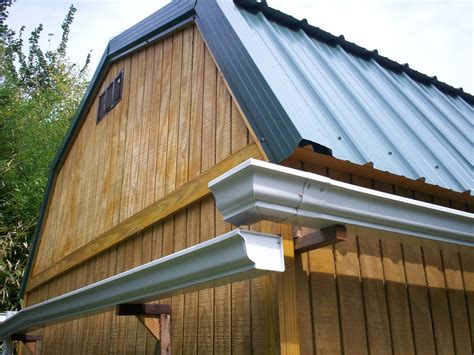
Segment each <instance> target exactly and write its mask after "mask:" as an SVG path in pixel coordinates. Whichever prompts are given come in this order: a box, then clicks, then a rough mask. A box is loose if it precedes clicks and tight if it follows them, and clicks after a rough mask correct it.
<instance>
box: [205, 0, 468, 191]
mask: <svg viewBox="0 0 474 355" xmlns="http://www.w3.org/2000/svg"><path fill="white" fill-rule="evenodd" d="M239 3H240V2H239ZM243 3H244V4H245V5H246V6H247V5H248V4H250V5H252V4H253V5H252V6H250V5H248V6H250V7H246V6H244V7H239V6H236V5H235V4H234V3H232V2H229V1H224V0H219V1H218V5H219V7H220V9H221V11H222V12H223V13H224V15H225V17H226V18H227V19H228V22H229V23H230V25H231V26H232V28H233V29H234V31H235V33H236V34H237V36H238V37H239V39H240V41H241V42H242V45H243V47H244V48H245V50H246V51H247V52H248V54H249V55H250V57H251V58H252V60H253V61H254V63H255V66H256V67H257V68H258V69H259V72H260V74H261V76H262V77H263V79H264V80H265V81H266V83H267V84H268V86H269V87H270V89H271V91H272V92H273V94H274V95H275V96H276V98H277V100H278V102H279V103H280V104H281V106H282V107H283V110H284V111H285V113H286V115H282V117H283V118H285V116H286V117H287V119H289V120H291V122H292V123H293V125H294V126H295V127H296V130H297V132H298V133H299V134H300V135H301V138H302V139H305V140H309V141H313V142H316V143H318V144H320V145H323V146H325V147H327V148H329V149H330V150H332V154H333V156H334V157H336V158H338V159H342V160H349V161H351V162H354V163H358V164H365V163H367V162H372V163H373V164H374V167H375V168H376V169H379V170H384V171H389V172H391V173H394V174H397V175H401V176H406V177H409V178H412V179H419V178H425V179H426V182H427V183H430V184H434V185H439V186H442V187H445V188H449V189H452V190H455V191H460V192H463V191H466V190H474V168H473V166H474V163H473V161H474V143H473V137H474V108H473V106H472V103H468V102H467V101H471V100H470V98H472V96H470V95H469V94H465V93H463V92H462V91H456V92H454V91H453V92H451V93H449V94H448V95H447V94H446V93H445V92H443V91H441V90H442V89H443V88H442V87H441V88H439V87H438V86H439V85H436V84H435V82H434V80H435V79H432V82H430V83H427V85H426V84H423V83H422V82H420V81H419V80H415V79H414V78H413V75H412V74H413V73H409V72H407V71H406V70H390V69H388V68H387V67H386V66H385V65H382V64H381V63H380V58H375V57H373V56H372V55H371V56H365V57H364V56H363V55H362V54H361V55H356V54H354V53H351V52H353V51H354V50H350V49H348V48H347V46H349V45H350V44H347V43H349V42H345V40H344V39H341V41H344V42H343V43H346V44H344V45H342V44H341V43H336V42H334V43H331V44H332V45H330V44H328V43H327V42H328V41H323V40H321V39H320V38H316V37H315V36H312V35H311V33H308V31H306V30H304V29H303V28H302V27H301V26H299V27H298V26H296V23H291V21H287V22H286V23H285V22H284V21H283V20H284V19H285V18H284V16H287V15H284V14H283V16H282V13H280V12H276V14H277V15H278V16H279V17H272V16H271V15H272V14H271V12H269V11H267V12H266V13H264V12H262V11H260V9H262V8H263V9H268V6H267V5H266V4H265V3H255V2H253V1H243ZM198 4H199V2H198ZM255 4H258V6H254V5H255ZM270 10H272V9H270ZM273 11H274V10H273ZM288 18H289V19H293V18H291V17H288ZM282 19H283V20H282ZM293 20H294V19H293ZM277 22H278V23H277ZM303 24H304V25H306V23H305V22H304V21H303ZM333 37H334V36H333ZM337 38H339V37H337ZM354 46H355V45H352V48H355V47H357V46H355V47H354ZM344 47H346V48H344ZM357 48H359V52H360V53H363V51H364V49H361V47H357ZM365 51H367V50H365ZM367 52H368V53H372V52H369V51H367ZM373 55H374V56H378V54H377V53H374V54H373ZM381 58H383V57H381ZM392 63H394V62H392ZM396 64H398V63H396ZM398 65H400V64H398ZM400 66H401V65H400ZM402 67H403V66H402ZM404 68H406V67H404ZM416 73H417V72H416ZM421 75H422V74H421ZM438 83H439V82H438ZM460 94H463V95H462V96H463V97H464V98H463V97H461V96H460ZM261 119H263V120H273V121H274V126H273V128H270V129H278V128H277V127H278V125H279V123H278V119H277V120H275V117H272V118H265V117H261ZM283 121H285V119H283ZM282 124H288V123H287V122H282ZM262 134H263V135H265V132H263V133H262ZM281 139H282V140H285V135H284V134H282V135H281ZM278 144H281V143H278Z"/></svg>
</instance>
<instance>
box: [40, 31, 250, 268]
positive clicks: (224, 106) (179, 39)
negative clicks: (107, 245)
mask: <svg viewBox="0 0 474 355" xmlns="http://www.w3.org/2000/svg"><path fill="white" fill-rule="evenodd" d="M122 69H123V70H124V90H123V98H122V100H121V101H120V102H119V103H118V104H117V106H115V107H114V108H113V109H112V110H111V111H110V112H109V113H108V114H107V116H106V117H104V119H103V120H102V121H101V122H100V123H99V124H96V114H97V104H98V103H97V101H98V100H97V99H96V100H95V101H94V103H93V104H92V107H91V109H90V111H89V113H88V115H87V117H86V119H85V122H84V124H83V126H82V128H81V130H80V132H79V134H78V136H77V138H76V140H75V142H74V144H73V145H72V148H71V150H70V152H69V154H68V156H67V158H66V160H65V162H64V165H63V166H62V168H61V170H60V172H59V174H58V177H57V181H56V184H55V186H54V190H53V193H52V196H51V200H50V207H49V209H48V214H47V217H46V220H45V223H44V227H43V231H42V235H41V241H40V246H39V249H38V253H37V256H36V260H35V264H34V267H33V272H32V276H34V275H37V274H38V273H40V272H41V271H43V270H45V269H46V268H47V267H48V266H51V265H53V264H55V263H56V262H57V261H58V260H60V259H62V258H63V257H64V256H66V255H69V254H71V253H73V252H74V251H75V250H77V249H78V248H79V247H81V246H84V245H85V244H86V243H87V242H90V241H91V240H93V239H94V238H95V237H97V236H98V235H100V234H101V233H104V232H106V231H107V230H109V229H110V228H111V227H113V226H114V225H116V224H117V223H119V222H121V221H123V220H125V219H126V218H128V217H130V216H131V215H133V214H134V213H136V212H138V211H139V210H141V209H143V208H144V207H146V206H148V205H150V204H151V203H153V202H154V201H156V200H158V199H159V198H161V197H163V196H164V195H165V194H166V193H169V192H171V191H173V190H174V189H175V188H177V187H179V186H181V185H183V184H184V183H186V182H187V181H188V180H189V179H191V178H193V177H196V176H197V175H199V174H200V173H201V172H203V171H205V170H207V169H208V168H210V167H212V166H213V165H214V164H215V162H217V161H221V160H222V159H224V158H226V157H228V156H229V155H230V154H231V149H233V151H235V150H236V148H237V147H243V146H245V145H246V144H247V142H248V135H249V134H248V131H247V128H246V126H245V123H244V121H243V119H242V117H241V115H240V113H239V111H238V110H236V108H235V105H234V103H233V102H232V98H231V96H230V94H229V92H228V90H227V88H226V86H225V84H224V81H223V79H222V76H221V74H220V73H218V71H217V68H216V65H215V64H214V62H213V59H212V57H211V55H210V53H209V51H208V50H207V48H206V47H205V44H204V42H203V40H202V38H201V36H200V33H199V32H198V30H197V28H195V27H189V28H186V29H185V30H183V31H181V32H178V33H176V34H174V35H173V36H171V37H169V38H167V39H165V40H163V41H161V42H159V43H157V44H155V45H152V46H149V47H147V48H146V49H143V50H141V51H139V52H137V53H135V54H133V55H132V56H130V57H127V58H125V59H121V60H119V61H118V62H117V63H115V64H113V65H112V67H111V69H110V70H109V72H108V74H107V76H106V78H105V80H104V82H103V84H102V87H101V89H100V92H102V90H104V88H106V86H107V85H108V83H109V82H111V81H112V80H113V78H115V76H116V75H117V74H118V73H119V72H120V70H122ZM217 146H218V147H219V149H216V147H217Z"/></svg>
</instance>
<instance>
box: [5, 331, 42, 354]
mask: <svg viewBox="0 0 474 355" xmlns="http://www.w3.org/2000/svg"><path fill="white" fill-rule="evenodd" d="M11 339H12V340H14V341H21V342H22V343H23V344H25V346H26V347H27V349H28V350H29V351H30V352H31V353H32V354H35V355H38V354H41V350H42V349H41V348H42V345H43V336H42V335H28V334H13V335H12V336H11Z"/></svg>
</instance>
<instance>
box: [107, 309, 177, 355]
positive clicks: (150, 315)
mask: <svg viewBox="0 0 474 355" xmlns="http://www.w3.org/2000/svg"><path fill="white" fill-rule="evenodd" d="M116 312H117V315H118V316H135V317H137V319H138V320H139V321H140V323H142V324H143V325H144V326H145V328H146V329H148V331H149V332H150V333H151V334H152V335H153V336H154V337H155V339H156V340H158V341H159V342H160V353H161V355H169V354H171V305H169V304H149V303H125V304H119V305H117V310H116Z"/></svg>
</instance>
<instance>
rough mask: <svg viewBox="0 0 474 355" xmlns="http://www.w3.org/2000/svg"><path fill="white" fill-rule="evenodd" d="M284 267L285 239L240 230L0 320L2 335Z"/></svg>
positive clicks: (279, 270) (0, 333)
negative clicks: (282, 241)
mask: <svg viewBox="0 0 474 355" xmlns="http://www.w3.org/2000/svg"><path fill="white" fill-rule="evenodd" d="M284 270H285V264H284V258H283V247H282V243H281V238H280V237H279V236H277V235H271V234H264V233H257V232H252V231H248V230H242V229H236V230H233V231H232V232H229V233H226V234H224V235H222V236H219V237H217V238H214V239H211V240H208V241H206V242H203V243H200V244H197V245H195V246H192V247H190V248H187V249H184V250H182V251H179V252H177V253H174V254H171V255H168V256H165V257H163V258H160V259H157V260H154V261H152V262H149V263H147V264H144V265H141V266H138V267H136V268H133V269H131V270H128V271H126V272H123V273H120V274H118V275H115V276H112V277H109V278H107V279H105V280H102V281H99V282H96V283H94V284H92V285H89V286H86V287H83V288H80V289H78V290H75V291H72V292H69V293H66V294H64V295H62V296H58V297H55V298H52V299H50V300H47V301H45V302H41V303H39V304H35V305H33V306H30V307H27V308H24V309H22V310H21V311H19V312H17V313H16V314H14V315H12V316H11V317H9V318H7V319H5V320H4V322H3V323H1V324H0V339H6V340H8V338H9V336H10V335H12V334H14V333H19V332H24V331H26V330H28V329H33V327H38V326H43V325H46V324H49V323H53V322H57V321H60V320H64V319H68V318H73V317H77V316H81V315H84V314H90V313H93V312H99V311H103V310H106V309H107V308H110V307H112V306H114V305H117V304H121V303H128V302H137V301H146V300H149V299H157V298H160V297H163V296H169V295H172V294H176V293H180V292H182V291H183V290H189V289H200V288H204V287H212V286H215V285H218V284H222V283H226V282H233V281H238V280H243V279H247V278H249V277H255V276H260V275H262V274H264V273H266V272H269V271H278V272H282V271H284Z"/></svg>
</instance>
